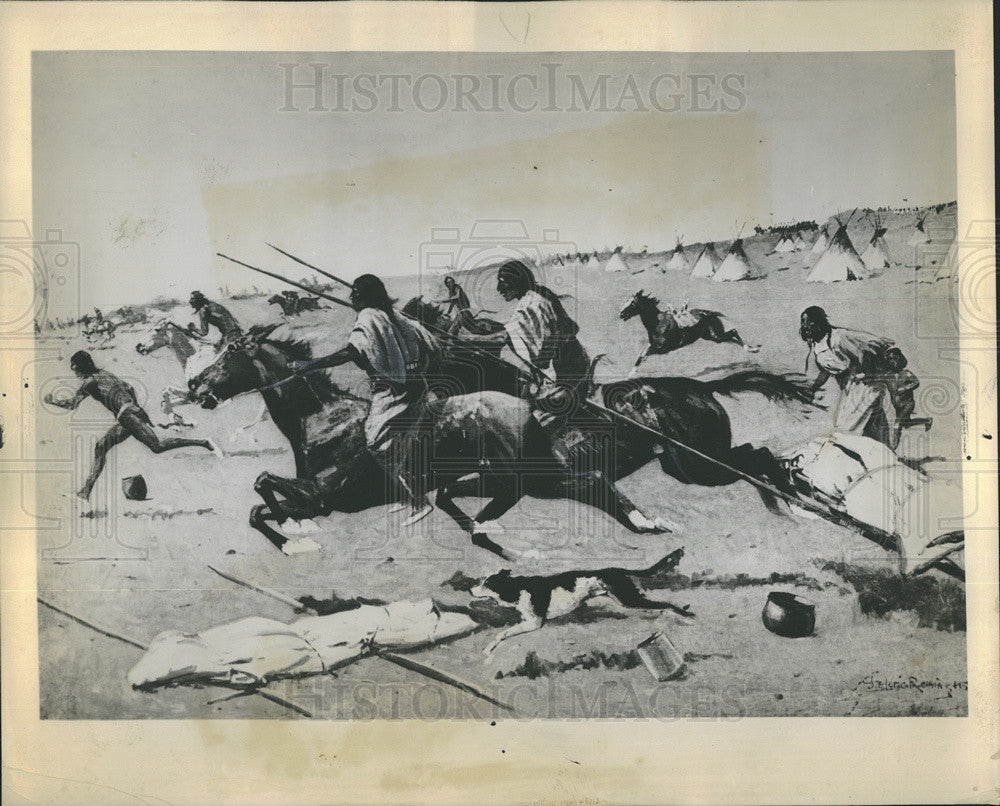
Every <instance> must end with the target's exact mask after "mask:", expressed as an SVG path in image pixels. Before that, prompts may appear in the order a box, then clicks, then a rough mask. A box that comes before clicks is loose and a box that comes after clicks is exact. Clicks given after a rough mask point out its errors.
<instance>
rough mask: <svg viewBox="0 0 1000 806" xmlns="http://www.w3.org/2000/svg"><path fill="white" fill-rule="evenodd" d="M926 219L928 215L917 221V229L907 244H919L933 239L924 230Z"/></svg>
mask: <svg viewBox="0 0 1000 806" xmlns="http://www.w3.org/2000/svg"><path fill="white" fill-rule="evenodd" d="M926 219H927V216H923V217H921V218H920V219H919V220H918V221H917V227H916V229H915V230H913V234H912V235H911V236H910V240H908V241H907V242H906V245H907V246H919V245H920V244H923V243H930V242H931V239H930V238H928V237H927V233H926V232H924V221H925V220H926Z"/></svg>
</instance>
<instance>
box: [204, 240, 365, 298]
mask: <svg viewBox="0 0 1000 806" xmlns="http://www.w3.org/2000/svg"><path fill="white" fill-rule="evenodd" d="M215 254H217V255H218V256H219V257H221V258H222V259H223V260H228V261H229V262H230V263H235V264H236V265H237V266H242V267H243V268H245V269H250V271H255V272H259V273H260V274H266V275H267V276H268V277H273V278H274V279H275V280H281V282H283V283H288V284H289V285H294V286H295V287H296V288H301V289H302V290H303V291H307V292H308V293H310V294H314V295H316V296H317V297H322V298H323V299H328V300H330V302H336V303H337V304H338V305H343V306H344V307H345V308H350V309H351V310H354V306H353V305H351V303H349V302H347V301H346V300H343V299H340V298H339V297H332V296H330V295H329V294H322V293H320V292H319V291H314V290H313V289H311V288H310V287H309V286H307V285H303V284H302V283H297V282H295V280H289V279H288V278H287V277H282V276H281V275H280V274H275V273H274V272H270V271H267V270H266V269H258V268H257V267H256V266H251V265H250V264H249V263H244V262H243V261H242V260H237V259H236V258H234V257H229V255H224V254H222V252H216V253H215Z"/></svg>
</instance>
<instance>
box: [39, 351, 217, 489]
mask: <svg viewBox="0 0 1000 806" xmlns="http://www.w3.org/2000/svg"><path fill="white" fill-rule="evenodd" d="M69 366H70V369H72V370H73V372H74V373H76V376H77V377H78V378H82V379H83V385H82V386H81V387H80V388H79V390H77V393H76V394H75V395H73V397H70V398H64V399H62V400H56V399H55V398H53V397H52V393H51V392H50V393H48V394H46V395H45V397H44V398H43V401H44V402H45V403H48V404H49V405H51V406H59V407H60V408H63V409H69V410H70V411H73V410H75V409H76V408H77V407H78V406H79V405H80V403H82V402H83V399H84V398H86V397H92V398H93V399H94V400H96V401H97V402H98V403H100V404H101V405H102V406H104V408H106V409H107V410H108V411H110V412H111V413H112V414H114V415H115V419H116V420H117V421H118V422H117V423H115V424H114V425H113V426H111V429H110V430H109V431H108V433H106V434H105V435H104V436H103V437H101V438H100V439H99V440H98V441H97V445H96V446H94V464H93V466H92V467H91V469H90V475H89V476H87V480H86V481H85V482H84V483H83V486H82V487H81V488H80V490H79V492H77V495H78V496H79V497H80V498H82V499H83V500H84V501H86V500H88V499H89V498H90V493H91V491H92V490H93V489H94V485H95V484H96V483H97V479H98V477H99V476H100V475H101V471H103V470H104V462H105V459H106V457H107V455H108V451H110V450H111V449H112V448H113V447H114V446H115V445H118V444H119V443H121V442H124V441H125V440H126V439H128V438H129V437H135V438H136V439H137V440H139V442H141V443H142V444H143V445H145V446H146V447H147V448H149V449H150V450H151V451H152V452H153V453H163V452H164V451H172V450H175V449H177V448H204V449H205V450H208V451H212V452H213V453H214V454H215V455H216V456H219V457H221V456H222V451H220V450H219V448H218V446H217V445H216V444H215V443H214V442H213V441H212V440H210V439H181V438H180V437H169V438H167V439H162V440H161V439H159V438H158V437H157V436H156V433H155V432H154V431H153V425H152V423H151V422H150V420H149V415H148V414H146V412H145V411H144V410H143V409H142V407H141V406H139V403H138V401H137V400H136V396H135V389H133V388H132V387H131V386H130V385H129V384H127V383H125V381H123V380H122V379H121V378H119V377H118V376H117V375H114V374H112V373H110V372H108V371H107V370H104V369H98V368H97V367H96V366H95V365H94V359H93V358H91V357H90V353H88V352H86V351H85V350H80V351H79V352H76V353H74V354H73V357H72V358H70V361H69Z"/></svg>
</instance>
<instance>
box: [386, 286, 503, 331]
mask: <svg viewBox="0 0 1000 806" xmlns="http://www.w3.org/2000/svg"><path fill="white" fill-rule="evenodd" d="M402 312H403V313H404V314H405V315H406V316H409V317H410V318H412V319H416V320H417V321H418V322H420V324H422V325H423V326H424V327H427V328H429V329H430V330H432V331H441V332H446V333H449V334H450V335H452V336H457V335H458V333H459V331H460V330H461V329H462V328H463V327H464V328H465V329H466V330H468V331H469V332H470V333H474V334H475V335H477V336H491V335H493V334H494V333H499V332H500V331H501V330H503V328H504V326H503V324H502V323H501V322H497V321H495V320H493V319H487V318H485V317H484V316H483V315H482V314H484V313H493V311H487V310H479V311H476V312H475V313H473V312H472V311H459V312H458V315H457V316H455V317H454V318H452V317H450V316H448V315H447V314H445V313H444V311H442V310H441V309H440V308H439V307H438V306H437V305H434V304H433V303H431V302H424V299H423V295H422V294H421V295H419V296H416V297H413V298H412V299H411V300H410V301H409V302H407V303H406V305H404V306H403V307H402Z"/></svg>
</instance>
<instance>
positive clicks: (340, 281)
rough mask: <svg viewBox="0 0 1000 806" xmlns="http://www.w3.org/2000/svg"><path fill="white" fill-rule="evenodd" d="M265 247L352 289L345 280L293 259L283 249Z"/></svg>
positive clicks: (299, 259) (293, 256) (293, 257)
mask: <svg viewBox="0 0 1000 806" xmlns="http://www.w3.org/2000/svg"><path fill="white" fill-rule="evenodd" d="M264 243H267V241H264ZM267 245H268V246H270V247H271V248H272V249H273V250H274V251H275V252H280V253H281V254H283V255H284V256H285V257H287V258H291V259H292V260H294V261H295V262H296V263H298V264H300V265H302V266H305V267H306V268H307V269H312V270H313V271H315V272H319V273H320V274H322V275H323V276H324V277H327V278H329V279H330V280H333V281H334V282H337V283H340V284H341V285H346V286H347V287H348V288H354V283H349V282H347V280H345V279H344V278H343V277H338V276H337V275H336V274H330V272H328V271H323V270H322V269H320V268H317V267H316V266H314V265H313V264H312V263H306V262H305V261H304V260H303V259H302V258H300V257H295V255H293V254H292V253H291V252H286V251H285V250H284V249H280V248H278V247H277V246H275V245H274V244H273V243H268V244H267Z"/></svg>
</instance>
